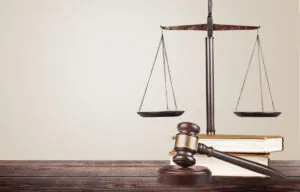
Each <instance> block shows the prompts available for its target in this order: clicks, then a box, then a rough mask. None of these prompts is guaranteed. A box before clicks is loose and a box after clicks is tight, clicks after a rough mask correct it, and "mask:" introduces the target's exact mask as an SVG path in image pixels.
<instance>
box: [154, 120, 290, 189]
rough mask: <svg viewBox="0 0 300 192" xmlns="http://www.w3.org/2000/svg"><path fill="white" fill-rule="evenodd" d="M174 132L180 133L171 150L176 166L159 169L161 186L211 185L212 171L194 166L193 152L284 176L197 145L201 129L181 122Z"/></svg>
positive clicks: (263, 166) (256, 164)
mask: <svg viewBox="0 0 300 192" xmlns="http://www.w3.org/2000/svg"><path fill="white" fill-rule="evenodd" d="M177 129H178V131H179V133H178V134H177V135H176V140H175V147H174V150H175V151H176V155H175V156H174V157H173V162H174V163H176V164H177V165H168V166H164V167H162V168H160V169H159V171H158V172H159V173H158V181H159V182H160V183H164V184H172V185H203V184H206V183H209V182H211V171H210V170H209V169H208V168H207V167H203V166H193V165H195V163H196V160H195V158H194V154H196V153H199V154H205V155H207V156H209V157H215V158H218V159H220V160H223V161H227V162H229V163H232V164H234V165H237V166H240V167H243V168H246V169H249V170H251V171H255V172H258V173H261V174H265V175H269V176H272V177H280V178H284V177H285V175H284V174H282V173H281V172H279V171H276V170H275V169H272V168H270V167H267V166H265V165H262V164H259V163H256V162H252V161H249V160H246V159H243V158H239V157H235V156H232V155H228V154H226V153H223V152H220V151H217V150H214V149H213V148H212V147H207V146H206V145H204V144H202V143H198V137H197V134H198V133H199V132H200V127H199V126H198V125H196V124H193V123H189V122H182V123H179V124H178V126H177Z"/></svg>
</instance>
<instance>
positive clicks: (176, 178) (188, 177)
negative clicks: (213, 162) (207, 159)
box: [157, 165, 212, 186]
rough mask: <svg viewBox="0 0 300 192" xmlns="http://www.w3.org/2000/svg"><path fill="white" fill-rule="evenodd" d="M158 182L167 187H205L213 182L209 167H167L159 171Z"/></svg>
mask: <svg viewBox="0 0 300 192" xmlns="http://www.w3.org/2000/svg"><path fill="white" fill-rule="evenodd" d="M157 180H158V182H159V183H161V184H167V185H188V186H192V185H197V186H199V185H204V184H207V183H210V182H211V180H212V179H211V171H210V170H209V169H208V168H207V167H203V166H193V167H188V168H182V167H180V166H177V165H167V166H164V167H162V168H160V169H159V170H158V178H157Z"/></svg>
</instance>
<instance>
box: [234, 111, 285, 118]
mask: <svg viewBox="0 0 300 192" xmlns="http://www.w3.org/2000/svg"><path fill="white" fill-rule="evenodd" d="M233 113H234V114H236V115H237V116H239V117H278V116H279V115H280V114H281V112H277V111H273V112H259V111H252V112H246V111H235V112H233Z"/></svg>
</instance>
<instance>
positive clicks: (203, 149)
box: [197, 143, 286, 178]
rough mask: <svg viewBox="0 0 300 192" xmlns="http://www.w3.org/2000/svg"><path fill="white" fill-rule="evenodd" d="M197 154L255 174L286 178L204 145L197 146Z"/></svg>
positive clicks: (266, 167) (257, 164)
mask: <svg viewBox="0 0 300 192" xmlns="http://www.w3.org/2000/svg"><path fill="white" fill-rule="evenodd" d="M197 152H198V153H199V154H205V155H207V156H208V157H215V158H218V159H220V160H223V161H226V162H228V163H231V164H234V165H237V166H239V167H243V168H245V169H248V170H251V171H254V172H257V173H261V174H264V175H268V176H273V177H280V178H284V177H286V176H285V175H284V174H283V173H281V172H279V171H277V170H275V169H272V168H270V167H268V166H265V165H262V164H260V163H256V162H253V161H249V160H247V159H243V158H240V157H235V156H232V155H228V154H226V153H223V152H221V151H218V150H215V149H213V148H212V147H207V146H206V145H204V144H202V143H199V144H198V151H197Z"/></svg>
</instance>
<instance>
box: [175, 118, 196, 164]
mask: <svg viewBox="0 0 300 192" xmlns="http://www.w3.org/2000/svg"><path fill="white" fill-rule="evenodd" d="M177 130H178V131H179V133H178V134H177V135H176V140H175V146H174V150H175V152H176V155H175V156H174V157H173V162H174V163H176V164H177V165H179V166H181V167H190V166H193V165H194V164H195V163H196V159H195V158H194V154H195V153H196V152H197V146H198V137H197V134H198V133H199V132H200V127H199V126H198V125H196V124H194V123H190V122H182V123H179V124H178V126H177Z"/></svg>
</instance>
